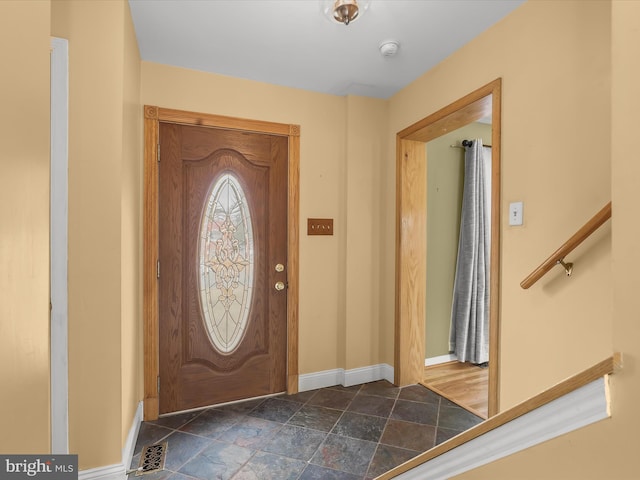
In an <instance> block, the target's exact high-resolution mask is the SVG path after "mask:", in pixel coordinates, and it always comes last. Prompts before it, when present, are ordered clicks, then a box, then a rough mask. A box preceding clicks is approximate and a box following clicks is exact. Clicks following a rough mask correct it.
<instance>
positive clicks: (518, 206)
mask: <svg viewBox="0 0 640 480" xmlns="http://www.w3.org/2000/svg"><path fill="white" fill-rule="evenodd" d="M522 209H523V204H522V202H513V203H510V204H509V225H514V226H518V225H522V221H523V218H524V215H523V212H522Z"/></svg>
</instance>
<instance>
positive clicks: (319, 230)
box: [307, 218, 333, 235]
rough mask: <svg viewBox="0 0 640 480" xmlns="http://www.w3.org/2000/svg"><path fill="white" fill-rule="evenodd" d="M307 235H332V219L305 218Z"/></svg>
mask: <svg viewBox="0 0 640 480" xmlns="http://www.w3.org/2000/svg"><path fill="white" fill-rule="evenodd" d="M307 235H333V218H307Z"/></svg>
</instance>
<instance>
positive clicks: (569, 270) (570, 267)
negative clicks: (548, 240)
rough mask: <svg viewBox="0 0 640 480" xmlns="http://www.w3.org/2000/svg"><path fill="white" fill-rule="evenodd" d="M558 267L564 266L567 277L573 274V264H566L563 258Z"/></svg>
mask: <svg viewBox="0 0 640 480" xmlns="http://www.w3.org/2000/svg"><path fill="white" fill-rule="evenodd" d="M557 265H562V266H563V267H564V271H565V272H566V273H567V277H570V276H571V274H572V273H573V263H571V262H569V263H565V262H564V258H561V259H560V260H558V263H557Z"/></svg>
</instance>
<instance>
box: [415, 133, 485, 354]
mask: <svg viewBox="0 0 640 480" xmlns="http://www.w3.org/2000/svg"><path fill="white" fill-rule="evenodd" d="M475 138H481V139H483V143H484V144H486V145H491V125H490V124H487V123H479V122H475V123H471V124H469V125H465V126H464V127H462V128H459V129H457V130H454V131H453V132H450V133H447V134H446V135H442V136H441V137H438V138H436V139H434V140H432V141H430V142H428V143H427V180H426V181H427V246H428V247H427V294H426V304H427V305H426V318H425V358H432V357H437V356H440V355H447V354H448V353H449V330H450V326H451V302H452V298H453V283H454V280H455V274H456V262H457V258H458V237H459V235H460V210H461V208H462V191H463V186H464V149H463V148H451V145H460V143H461V142H462V140H464V139H471V140H473V139H475Z"/></svg>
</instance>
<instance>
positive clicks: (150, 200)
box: [143, 105, 300, 421]
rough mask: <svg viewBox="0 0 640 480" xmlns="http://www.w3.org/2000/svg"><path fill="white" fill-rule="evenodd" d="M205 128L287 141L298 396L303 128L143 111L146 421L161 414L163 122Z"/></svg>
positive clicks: (290, 312) (290, 389) (291, 346)
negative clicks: (160, 156)
mask: <svg viewBox="0 0 640 480" xmlns="http://www.w3.org/2000/svg"><path fill="white" fill-rule="evenodd" d="M160 122H168V123H177V124H183V125H200V126H207V127H215V128H224V129H226V130H240V131H245V132H254V133H265V134H269V135H279V136H284V137H287V138H288V143H289V155H288V167H287V171H288V202H287V282H288V288H287V372H286V375H287V378H286V380H287V393H289V394H292V393H297V392H298V295H299V291H298V278H299V241H300V219H299V212H300V207H299V204H300V194H299V185H300V183H299V179H300V126H299V125H293V124H284V123H273V122H265V121H261V120H247V119H242V118H235V117H226V116H221V115H212V114H206V113H195V112H187V111H183V110H174V109H168V108H161V107H157V106H153V105H145V107H144V207H143V216H144V225H143V230H144V231H143V277H144V278H143V330H144V419H145V420H147V421H148V420H155V419H157V418H158V413H159V393H158V376H159V356H158V355H159V351H158V350H159V349H158V344H159V330H158V327H159V325H158V313H159V312H158V279H157V270H156V268H157V261H158V242H159V233H158V141H159V123H160Z"/></svg>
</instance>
